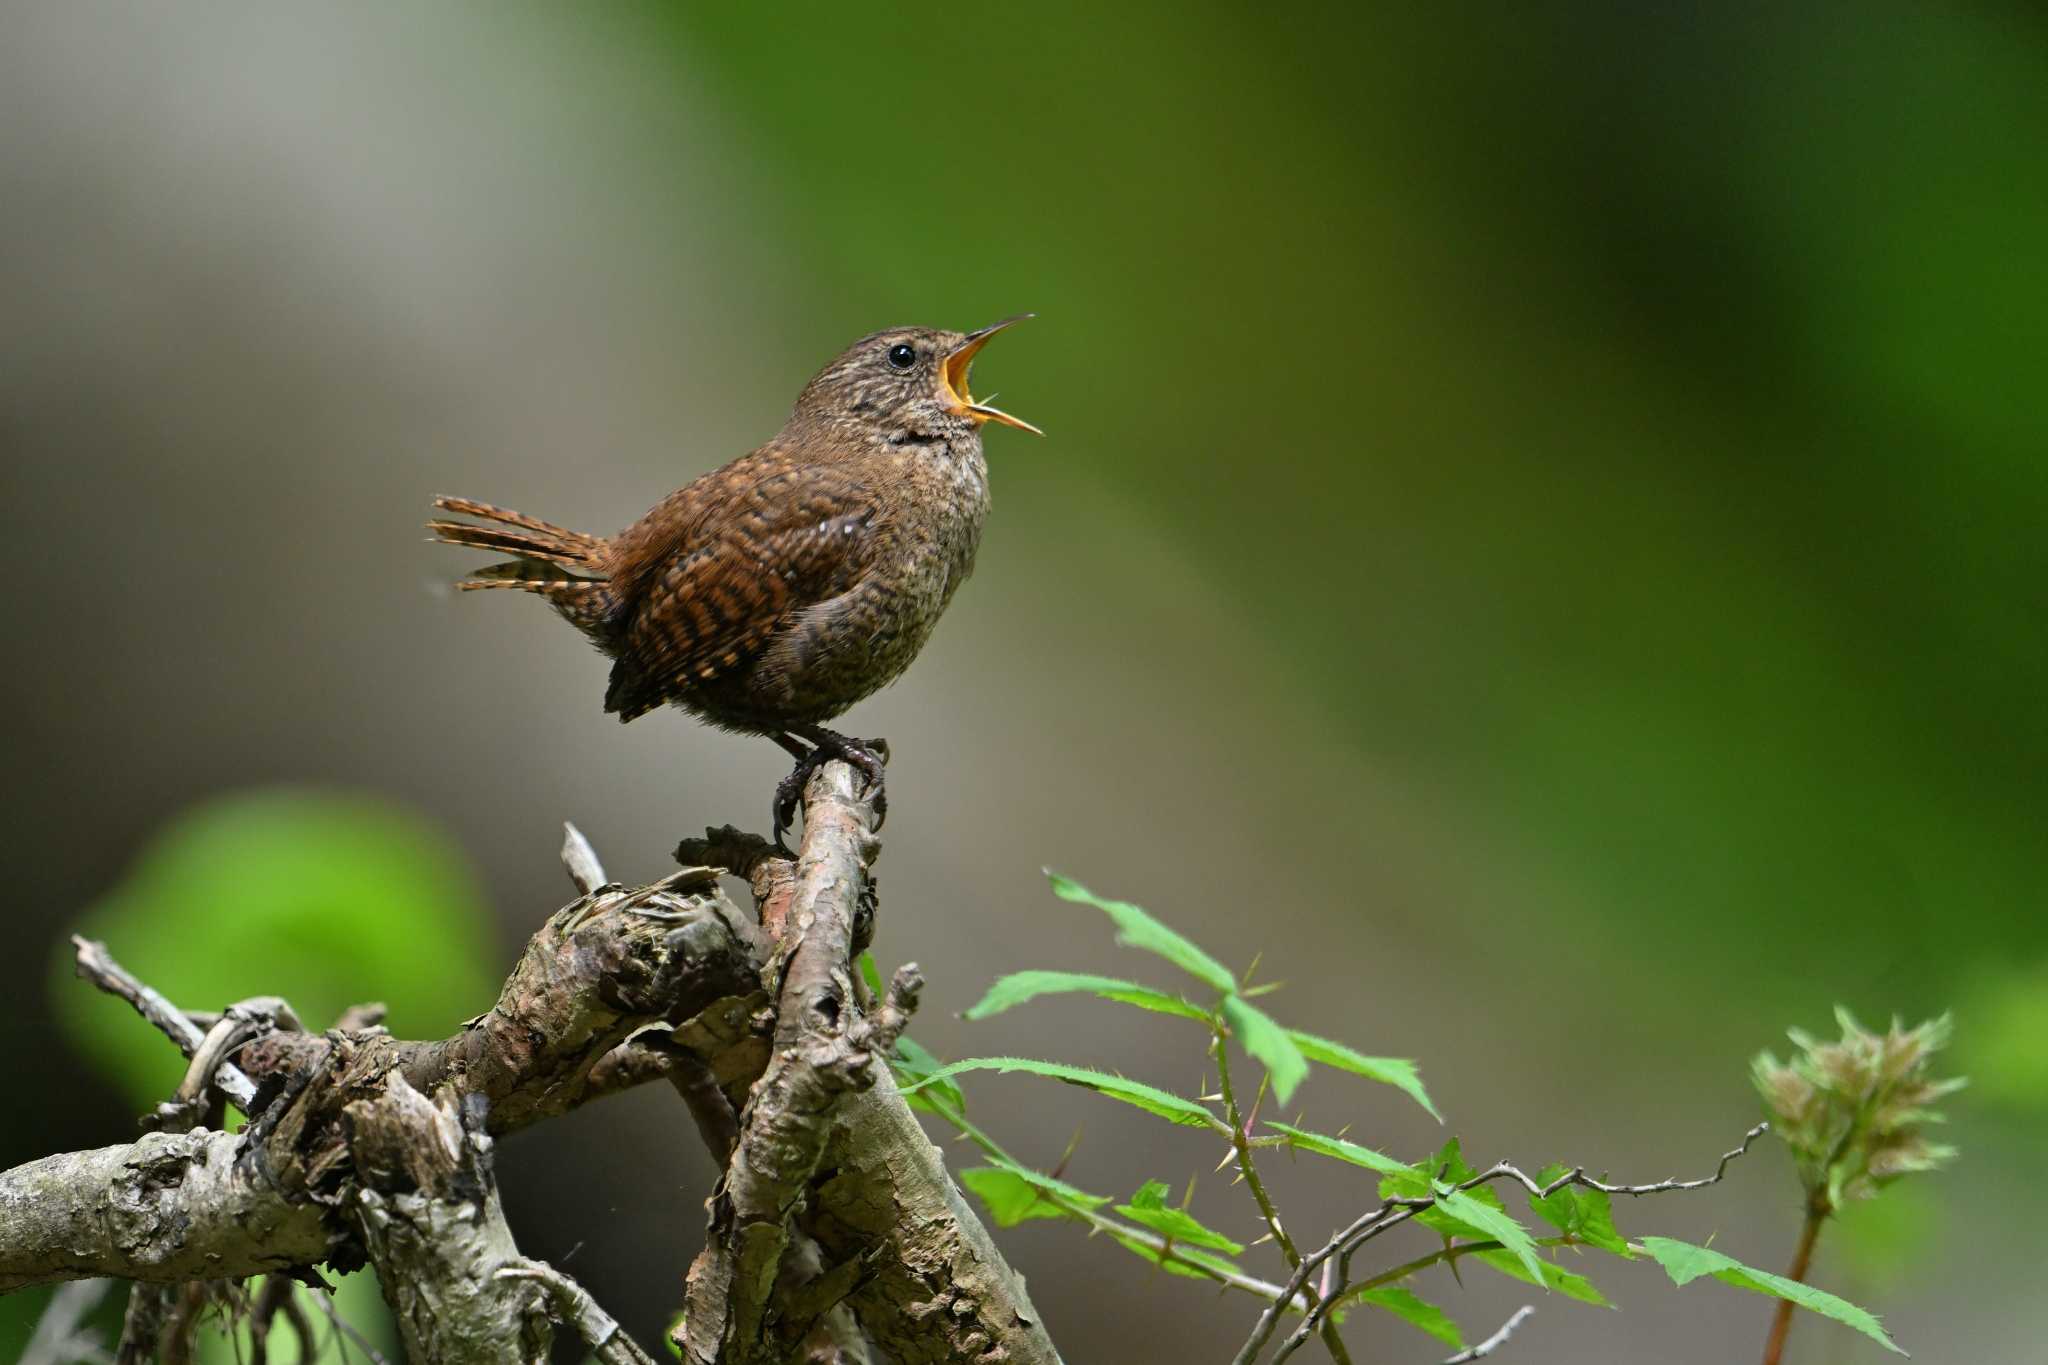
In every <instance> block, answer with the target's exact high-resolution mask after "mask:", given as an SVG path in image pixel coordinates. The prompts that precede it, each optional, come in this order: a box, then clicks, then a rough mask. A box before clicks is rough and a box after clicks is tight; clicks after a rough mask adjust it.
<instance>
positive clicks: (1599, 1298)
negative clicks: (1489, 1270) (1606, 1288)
mask: <svg viewBox="0 0 2048 1365" xmlns="http://www.w3.org/2000/svg"><path fill="white" fill-rule="evenodd" d="M1472 1254H1473V1255H1474V1256H1475V1257H1477V1258H1478V1259H1479V1260H1481V1261H1483V1262H1485V1263H1486V1264H1487V1265H1489V1266H1492V1267H1493V1268H1494V1269H1495V1270H1498V1271H1499V1272H1500V1273H1501V1274H1503V1275H1507V1276H1510V1277H1512V1278H1514V1279H1517V1280H1520V1281H1521V1282H1522V1283H1523V1284H1540V1285H1542V1286H1543V1287H1544V1288H1545V1289H1555V1290H1556V1291H1557V1292H1558V1293H1560V1294H1562V1295H1564V1296H1565V1297H1566V1298H1568V1299H1577V1300H1578V1301H1579V1302H1580V1303H1590V1304H1592V1305H1593V1306H1594V1307H1595V1308H1612V1307H1613V1306H1614V1305H1613V1304H1611V1303H1609V1302H1608V1301H1607V1298H1606V1296H1605V1295H1603V1294H1602V1293H1601V1292H1600V1291H1599V1290H1598V1289H1596V1288H1594V1287H1593V1282H1592V1281H1591V1280H1589V1279H1587V1278H1586V1277H1585V1276H1584V1275H1575V1274H1573V1273H1572V1272H1571V1271H1569V1270H1566V1269H1565V1268H1564V1267H1563V1266H1560V1265H1558V1264H1557V1263H1556V1262H1555V1261H1538V1262H1537V1264H1539V1265H1541V1266H1542V1267H1543V1277H1542V1278H1541V1279H1538V1278H1536V1277H1535V1276H1533V1275H1531V1274H1530V1273H1529V1267H1528V1266H1526V1265H1524V1264H1523V1263H1522V1261H1521V1259H1520V1258H1519V1257H1517V1256H1516V1255H1514V1254H1513V1253H1512V1252H1509V1251H1504V1250H1499V1249H1493V1250H1487V1251H1475V1252H1473V1253H1472Z"/></svg>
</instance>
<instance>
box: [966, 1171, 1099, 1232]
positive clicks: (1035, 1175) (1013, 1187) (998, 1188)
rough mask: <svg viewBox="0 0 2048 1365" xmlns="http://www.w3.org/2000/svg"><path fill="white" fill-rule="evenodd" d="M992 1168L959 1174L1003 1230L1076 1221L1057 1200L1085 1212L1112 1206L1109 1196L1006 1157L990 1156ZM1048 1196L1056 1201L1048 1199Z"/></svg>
mask: <svg viewBox="0 0 2048 1365" xmlns="http://www.w3.org/2000/svg"><path fill="white" fill-rule="evenodd" d="M988 1159H989V1162H990V1163H991V1164H989V1165H987V1166H976V1167H974V1168H973V1169H971V1170H966V1171H962V1172H961V1173H960V1183H961V1184H963V1185H965V1186H967V1188H968V1189H970V1190H973V1191H974V1192H975V1194H977V1195H979V1196H980V1197H981V1202H982V1203H984V1204H986V1205H987V1206H988V1211H989V1216H990V1217H992V1218H994V1219H995V1220H996V1223H997V1224H998V1225H999V1226H1002V1227H1006V1228H1007V1227H1014V1226H1015V1225H1016V1224H1018V1223H1022V1222H1026V1221H1028V1220H1030V1219H1033V1218H1075V1217H1079V1215H1078V1214H1076V1213H1075V1212H1074V1211H1073V1210H1072V1209H1068V1208H1063V1207H1061V1206H1060V1204H1059V1203H1058V1202H1056V1201H1057V1200H1061V1199H1063V1200H1065V1201H1067V1203H1069V1204H1078V1205H1080V1206H1082V1207H1083V1208H1090V1209H1095V1208H1101V1207H1102V1206H1103V1205H1104V1204H1107V1203H1108V1202H1109V1196H1108V1195H1106V1194H1090V1193H1088V1191H1086V1190H1081V1189H1076V1188H1075V1187H1074V1186H1072V1185H1069V1184H1068V1183H1067V1182H1066V1181H1064V1180H1061V1179H1059V1178H1058V1177H1057V1176H1050V1175H1047V1174H1046V1173H1045V1172H1043V1171H1034V1170H1032V1169H1031V1168H1030V1167H1029V1166H1020V1165H1018V1164H1017V1163H1016V1162H1014V1161H1011V1160H1010V1159H1009V1158H1007V1157H1001V1156H995V1155H990V1156H989V1158H988ZM1048 1195H1051V1196H1054V1198H1047V1196H1048Z"/></svg>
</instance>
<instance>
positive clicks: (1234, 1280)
mask: <svg viewBox="0 0 2048 1365" xmlns="http://www.w3.org/2000/svg"><path fill="white" fill-rule="evenodd" d="M921 1098H922V1099H924V1100H925V1101H926V1102H927V1103H929V1104H930V1106H931V1112H932V1113H934V1114H936V1115H937V1116H938V1117H939V1118H941V1119H943V1120H944V1121H945V1122H946V1123H948V1124H950V1125H951V1126H952V1128H953V1130H954V1131H955V1132H957V1133H959V1134H960V1136H962V1137H964V1138H966V1139H967V1140H968V1141H969V1142H971V1143H973V1144H974V1145H975V1146H976V1147H979V1148H980V1149H981V1150H982V1151H984V1152H986V1153H988V1154H989V1155H990V1156H992V1157H996V1158H997V1159H999V1160H1002V1161H1007V1162H1010V1163H1011V1164H1013V1165H1022V1164H1023V1163H1022V1162H1019V1161H1018V1160H1017V1158H1015V1157H1014V1156H1011V1155H1010V1153H1009V1152H1008V1151H1007V1150H1006V1149H1005V1148H1004V1147H1003V1145H1002V1144H1001V1143H999V1142H997V1141H996V1140H995V1139H994V1138H992V1137H990V1136H989V1135H988V1133H987V1132H986V1131H984V1130H983V1129H982V1128H981V1127H980V1126H979V1125H977V1124H976V1123H974V1122H973V1121H972V1120H971V1119H969V1118H968V1117H967V1115H965V1114H963V1113H961V1112H960V1111H959V1110H957V1109H955V1108H953V1106H952V1105H950V1104H947V1103H946V1102H945V1101H944V1100H942V1099H940V1098H939V1097H938V1096H936V1095H933V1094H930V1093H926V1094H924V1095H923V1096H921ZM1038 1197H1039V1198H1040V1199H1043V1200H1045V1201H1046V1202H1047V1203H1049V1204H1052V1205H1053V1206H1054V1207H1056V1208H1058V1209H1061V1210H1062V1211H1064V1212H1066V1213H1068V1214H1071V1215H1072V1216H1074V1217H1075V1218H1078V1219H1080V1220H1081V1221H1082V1222H1084V1223H1086V1224H1088V1226H1089V1227H1090V1228H1091V1229H1093V1230H1094V1231H1096V1232H1106V1233H1108V1234H1109V1235H1111V1236H1112V1237H1118V1238H1121V1239H1123V1240H1124V1241H1127V1242H1135V1243H1136V1244H1138V1245H1139V1246H1142V1247H1144V1248H1146V1249H1147V1250H1149V1251H1152V1252H1155V1253H1156V1254H1157V1255H1158V1256H1159V1257H1160V1258H1161V1259H1162V1260H1168V1261H1172V1262H1173V1263H1174V1264H1175V1265H1179V1266H1185V1267H1186V1268H1187V1269H1189V1270H1192V1271H1195V1272H1197V1273H1198V1274H1201V1275H1203V1276H1206V1277H1207V1278H1209V1279H1212V1280H1214V1281H1216V1283H1218V1284H1220V1285H1223V1286H1224V1287H1225V1288H1228V1289H1241V1290H1243V1291H1244V1292H1245V1293H1247V1294H1250V1295H1253V1296H1254V1297H1256V1298H1260V1299H1264V1300H1265V1301H1266V1302H1267V1303H1272V1302H1273V1301H1274V1300H1276V1299H1278V1298H1279V1297H1280V1296H1281V1295H1282V1294H1283V1293H1285V1292H1286V1287H1285V1286H1284V1285H1277V1284H1274V1283H1272V1282H1271V1281H1269V1280H1262V1279H1260V1278H1259V1277H1258V1276H1256V1275H1245V1274H1240V1273H1231V1272H1225V1271H1223V1270H1220V1269H1218V1268H1217V1267H1215V1266H1212V1265H1205V1264H1203V1263H1202V1262H1200V1261H1191V1260H1189V1259H1187V1258H1186V1257H1184V1256H1182V1255H1180V1253H1179V1252H1178V1251H1177V1250H1176V1249H1175V1247H1174V1245H1173V1239H1172V1238H1170V1237H1166V1236H1163V1235H1161V1234H1160V1233H1157V1232H1154V1231H1152V1230H1151V1229H1150V1228H1141V1227H1139V1226H1137V1225H1136V1224H1134V1223H1125V1222H1122V1221H1121V1220H1119V1219H1115V1218H1111V1217H1109V1216H1108V1215H1106V1214H1103V1213H1100V1212H1098V1211H1096V1210H1095V1209H1092V1208H1090V1207H1089V1206H1088V1205H1086V1204H1077V1203H1075V1202H1074V1201H1073V1200H1071V1199H1062V1198H1061V1197H1060V1196H1059V1195H1057V1194H1054V1193H1053V1192H1052V1191H1050V1190H1040V1191H1039V1192H1038Z"/></svg>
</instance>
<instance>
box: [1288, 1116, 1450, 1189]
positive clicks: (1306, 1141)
mask: <svg viewBox="0 0 2048 1365" xmlns="http://www.w3.org/2000/svg"><path fill="white" fill-rule="evenodd" d="M1266 1126H1267V1127H1268V1128H1271V1129H1272V1130H1273V1131H1274V1132H1276V1133H1281V1134H1284V1135H1285V1136H1286V1138H1287V1145H1288V1146H1289V1147H1294V1148H1299V1149H1300V1150H1302V1151H1304V1152H1314V1153H1315V1154H1316V1155H1317V1156H1330V1157H1335V1158H1336V1159H1337V1160H1339V1161H1348V1162H1350V1163H1351V1164H1352V1165H1354V1166H1363V1167H1365V1168H1366V1169H1367V1170H1369V1171H1378V1172H1379V1173H1380V1174H1382V1175H1397V1174H1407V1175H1416V1174H1419V1173H1418V1172H1417V1171H1416V1170H1415V1168H1414V1167H1413V1166H1410V1165H1408V1164H1407V1163H1405V1162H1400V1161H1396V1160H1394V1158H1392V1157H1390V1156H1382V1155H1381V1154H1380V1153H1378V1152H1375V1151H1374V1150H1373V1149H1372V1148H1370V1147H1361V1146H1359V1145H1358V1144H1357V1143H1355V1142H1347V1141H1346V1140H1345V1139H1343V1138H1340V1137H1329V1136H1327V1135H1325V1134H1322V1133H1311V1132H1309V1131H1308V1130H1307V1129H1305V1128H1296V1127H1294V1126H1293V1125H1292V1124H1286V1123H1275V1122H1273V1121H1272V1120H1271V1119H1268V1120H1267V1121H1266ZM1420 1188H1421V1187H1420V1186H1419V1185H1418V1195H1419V1192H1420Z"/></svg>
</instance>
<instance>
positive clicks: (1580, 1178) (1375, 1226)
mask: <svg viewBox="0 0 2048 1365" xmlns="http://www.w3.org/2000/svg"><path fill="white" fill-rule="evenodd" d="M1769 1130H1770V1124H1768V1123H1759V1124H1757V1125H1756V1126H1755V1127H1754V1128H1751V1129H1750V1130H1749V1131H1748V1132H1747V1133H1745V1134H1743V1136H1742V1143H1741V1145H1740V1146H1738V1147H1736V1148H1734V1149H1733V1150H1731V1151H1727V1152H1723V1153H1722V1154H1721V1160H1720V1162H1719V1164H1717V1165H1716V1166H1715V1167H1714V1173H1713V1174H1712V1175H1709V1176H1702V1177H1700V1178H1699V1179H1697V1180H1679V1179H1676V1178H1673V1179H1670V1180H1659V1181H1656V1182H1655V1183H1653V1184H1648V1185H1611V1184H1608V1183H1607V1182H1606V1181H1604V1180H1595V1179H1593V1178H1592V1177H1590V1176H1588V1175H1587V1174H1586V1172H1585V1168H1584V1167H1579V1168H1577V1169H1574V1170H1571V1171H1567V1172H1566V1173H1565V1174H1563V1175H1561V1176H1559V1177H1558V1178H1557V1179H1555V1180H1553V1181H1551V1182H1550V1183H1548V1184H1538V1183H1537V1182H1536V1181H1535V1180H1532V1179H1531V1178H1530V1177H1529V1176H1528V1175H1526V1174H1525V1173H1524V1172H1523V1171H1522V1170H1521V1169H1520V1168H1518V1167H1516V1166H1514V1165H1512V1164H1511V1163H1509V1162H1505V1161H1500V1162H1495V1163H1494V1164H1493V1165H1492V1166H1489V1167H1488V1168H1487V1169H1485V1170H1483V1171H1481V1172H1480V1173H1479V1174H1477V1175H1475V1176H1473V1177H1472V1178H1471V1179H1470V1180H1464V1181H1460V1182H1459V1183H1458V1184H1457V1185H1456V1186H1455V1187H1454V1188H1456V1189H1459V1190H1469V1189H1473V1188H1475V1187H1476V1186H1479V1185H1484V1184H1486V1183H1488V1182H1489V1181H1493V1180H1499V1179H1502V1178H1510V1179H1513V1180H1515V1181H1516V1182H1517V1183H1519V1184H1520V1185H1521V1186H1522V1187H1523V1188H1524V1189H1526V1190H1528V1191H1529V1193H1531V1194H1532V1195H1535V1196H1536V1197H1538V1198H1543V1197H1545V1196H1548V1195H1550V1194H1553V1193H1555V1192H1556V1191H1558V1190H1560V1189H1563V1188H1564V1187H1565V1186H1567V1185H1584V1186H1586V1187H1587V1188H1588V1189H1595V1190H1600V1191H1602V1192H1603V1193H1606V1194H1626V1195H1632V1196H1641V1195H1646V1194H1662V1193H1665V1192H1666V1191H1670V1190H1697V1189H1703V1188H1705V1187H1706V1186H1708V1185H1713V1184H1717V1183H1719V1182H1720V1180H1721V1179H1722V1178H1723V1177H1725V1176H1726V1175H1727V1174H1728V1163H1729V1162H1731V1161H1733V1160H1735V1159H1736V1158H1737V1157H1739V1156H1742V1155H1744V1154H1745V1153H1747V1152H1748V1151H1749V1148H1750V1144H1751V1143H1753V1142H1755V1141H1756V1140H1757V1139H1758V1138H1759V1137H1761V1136H1762V1135H1763V1134H1764V1133H1766V1132H1768V1131H1769ZM1434 1202H1435V1199H1434V1197H1433V1196H1423V1197H1419V1198H1400V1199H1389V1200H1386V1201H1384V1202H1383V1203H1381V1205H1380V1206H1379V1207H1378V1208H1377V1209H1374V1210H1372V1211H1370V1212H1368V1213H1363V1214H1360V1215H1359V1216H1358V1218H1357V1219H1356V1220H1354V1221H1353V1222H1352V1223H1351V1225H1350V1226H1348V1227H1346V1228H1345V1229H1344V1230H1343V1231H1341V1232H1339V1233H1337V1234H1336V1235H1335V1236H1334V1237H1332V1238H1331V1239H1330V1240H1329V1241H1328V1242H1325V1243H1324V1244H1323V1245H1322V1246H1321V1247H1318V1248H1317V1249H1316V1250H1315V1251H1312V1252H1310V1253H1309V1254H1308V1255H1307V1256H1306V1257H1304V1258H1303V1259H1302V1262H1301V1264H1300V1265H1299V1266H1296V1267H1295V1270H1294V1274H1293V1275H1292V1276H1291V1277H1290V1278H1289V1279H1288V1281H1287V1284H1286V1285H1285V1286H1284V1294H1285V1297H1284V1298H1278V1297H1276V1298H1275V1299H1274V1300H1272V1302H1270V1303H1269V1304H1268V1305H1267V1308H1266V1311H1265V1312H1263V1313H1261V1314H1260V1315H1259V1320H1258V1322H1257V1323H1256V1324H1254V1325H1253V1327H1252V1333H1251V1335H1250V1336H1249V1337H1248V1338H1246V1340H1245V1343H1244V1345H1243V1346H1241V1347H1239V1348H1238V1352H1237V1355H1236V1356H1234V1357H1233V1358H1232V1360H1231V1365H1251V1362H1252V1361H1253V1360H1255V1359H1256V1358H1257V1357H1258V1354H1259V1352H1261V1351H1262V1350H1264V1349H1265V1346H1266V1342H1267V1341H1269V1340H1270V1339H1271V1338H1272V1335H1273V1329H1274V1328H1275V1327H1277V1326H1278V1325H1279V1322H1280V1312H1281V1308H1282V1305H1283V1304H1285V1305H1287V1306H1290V1307H1291V1306H1292V1305H1293V1301H1294V1299H1295V1298H1296V1296H1297V1295H1305V1296H1306V1297H1307V1298H1308V1300H1309V1306H1308V1309H1307V1318H1308V1320H1307V1321H1305V1322H1304V1323H1303V1324H1302V1326H1301V1328H1299V1329H1297V1330H1296V1332H1295V1335H1294V1337H1292V1338H1290V1339H1289V1341H1290V1343H1291V1344H1290V1345H1286V1346H1283V1348H1282V1354H1283V1355H1286V1354H1292V1353H1293V1349H1294V1347H1295V1346H1298V1345H1299V1344H1300V1340H1299V1339H1300V1338H1302V1337H1303V1336H1304V1334H1305V1332H1306V1331H1307V1330H1308V1329H1309V1328H1310V1327H1311V1326H1312V1325H1313V1323H1314V1322H1315V1320H1316V1319H1317V1318H1319V1317H1320V1316H1321V1315H1322V1314H1323V1313H1324V1312H1325V1311H1327V1309H1328V1308H1329V1306H1330V1305H1331V1304H1332V1303H1334V1302H1335V1301H1336V1299H1337V1298H1339V1297H1341V1296H1342V1295H1343V1294H1344V1291H1345V1290H1346V1289H1348V1288H1349V1287H1350V1283H1351V1257H1352V1256H1353V1255H1354V1254H1355V1253H1356V1252H1357V1251H1358V1249H1359V1248H1360V1247H1362V1246H1363V1245H1365V1243H1367V1242H1369V1241H1371V1240H1372V1239H1373V1238H1375V1237H1377V1236H1379V1235H1380V1234H1381V1233H1383V1232H1386V1231H1387V1230H1388V1229H1390V1228H1393V1227H1395V1226H1397V1225H1399V1224H1401V1223H1404V1222H1406V1221H1407V1220H1408V1219H1410V1218H1413V1217H1414V1216H1415V1215H1416V1214H1418V1213H1420V1212H1421V1211H1422V1210H1423V1209H1426V1208H1428V1207H1429V1206H1430V1205H1431V1204H1433V1203H1434ZM1333 1256H1335V1257H1338V1275H1337V1280H1336V1285H1335V1288H1334V1290H1332V1291H1331V1298H1330V1301H1329V1302H1328V1303H1325V1302H1320V1301H1318V1300H1316V1299H1315V1297H1314V1295H1313V1293H1312V1292H1310V1291H1308V1288H1307V1286H1308V1278H1309V1276H1310V1275H1311V1274H1313V1273H1314V1272H1315V1271H1316V1270H1317V1269H1319V1268H1321V1267H1323V1266H1325V1265H1327V1264H1328V1263H1329V1261H1330V1258H1331V1257H1333ZM1276 1359H1277V1357H1276Z"/></svg>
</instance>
